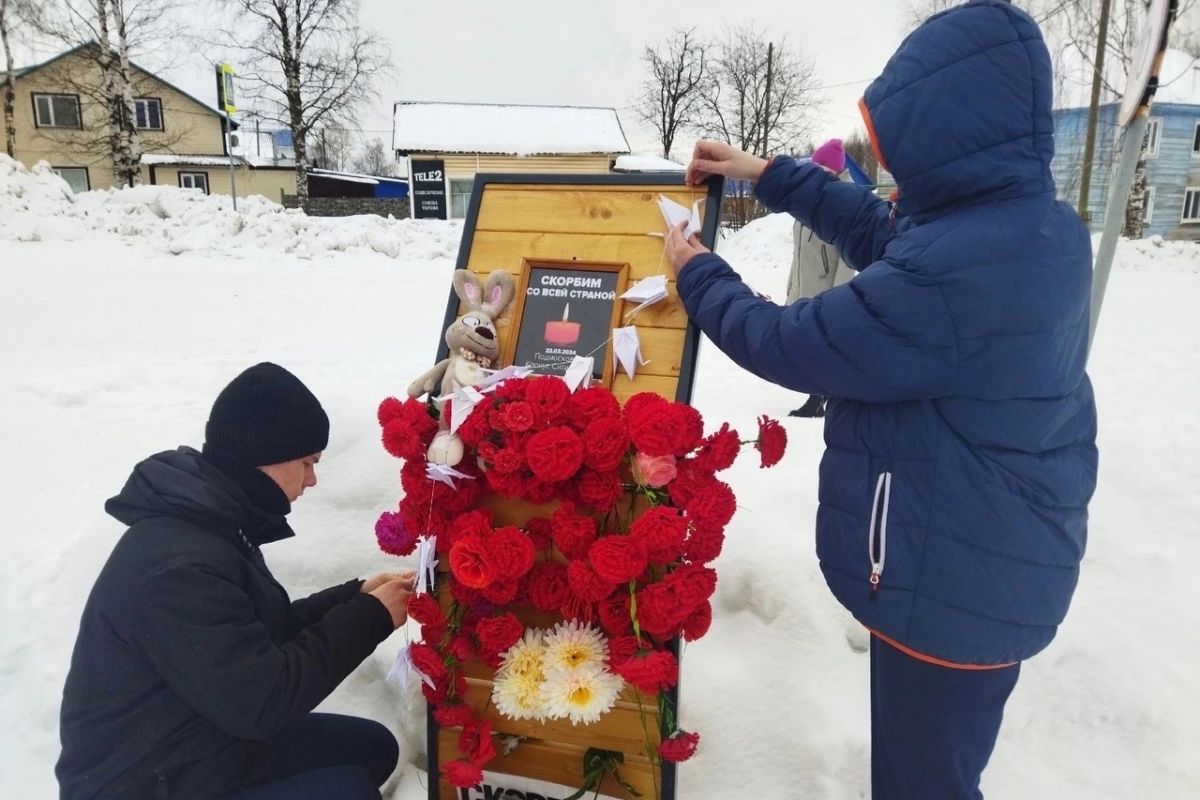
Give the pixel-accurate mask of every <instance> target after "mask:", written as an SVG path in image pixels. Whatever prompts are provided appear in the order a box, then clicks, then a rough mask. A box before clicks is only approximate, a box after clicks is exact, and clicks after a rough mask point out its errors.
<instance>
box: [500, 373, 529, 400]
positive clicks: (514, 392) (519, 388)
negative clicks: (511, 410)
mask: <svg viewBox="0 0 1200 800" xmlns="http://www.w3.org/2000/svg"><path fill="white" fill-rule="evenodd" d="M526 383H527V381H525V380H524V379H523V378H509V379H508V380H506V381H504V383H501V384H500V385H498V386H497V387H496V391H495V392H494V394H495V395H496V399H497V400H524V399H525V384H526Z"/></svg>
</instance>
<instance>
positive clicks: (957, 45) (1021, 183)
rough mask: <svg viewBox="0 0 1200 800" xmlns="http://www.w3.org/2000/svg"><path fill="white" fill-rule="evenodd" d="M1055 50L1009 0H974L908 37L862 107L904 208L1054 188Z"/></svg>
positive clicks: (930, 209)
mask: <svg viewBox="0 0 1200 800" xmlns="http://www.w3.org/2000/svg"><path fill="white" fill-rule="evenodd" d="M1052 94H1053V79H1052V71H1051V64H1050V53H1049V51H1048V50H1047V49H1046V44H1045V42H1044V41H1043V39H1042V34H1041V31H1039V30H1038V27H1037V23H1035V22H1034V21H1033V19H1031V18H1030V17H1029V15H1028V14H1026V13H1025V12H1023V11H1021V10H1020V9H1018V8H1016V7H1014V6H1013V5H1011V4H1010V3H1008V2H1006V0H972V2H969V3H966V4H965V5H962V6H957V7H955V8H952V9H950V10H948V11H945V12H942V13H941V14H937V15H935V16H933V17H931V18H930V19H928V20H927V21H926V22H925V23H923V24H922V25H921V26H920V27H919V28H917V29H916V30H915V31H913V32H912V33H911V34H909V36H908V38H906V39H905V40H904V42H903V43H902V44H901V45H900V49H899V50H897V51H896V53H895V54H894V55H893V56H892V57H891V59H889V60H888V63H887V66H885V67H884V69H883V73H882V74H881V75H880V76H879V77H878V78H876V79H875V81H873V82H872V83H871V85H870V86H869V87H867V91H866V93H865V95H864V96H863V100H862V103H861V104H860V106H861V110H862V112H863V117H864V120H865V121H866V123H867V129H868V132H869V134H870V136H871V139H872V143H873V145H874V146H875V150H876V156H877V157H879V159H880V161H881V162H882V163H883V165H884V167H886V168H887V169H888V170H889V171H890V172H891V173H892V176H893V177H894V178H895V179H896V185H897V186H898V187H899V190H900V191H899V210H900V212H901V213H904V214H908V215H916V216H920V215H933V214H938V213H941V212H944V211H945V210H947V209H949V208H950V207H953V206H957V205H963V204H971V203H976V202H981V201H986V200H1002V199H1006V198H1010V197H1020V196H1025V195H1032V194H1040V193H1045V192H1053V191H1054V180H1053V178H1052V177H1051V175H1050V160H1051V158H1053V156H1054V120H1053V116H1052V114H1051V107H1052Z"/></svg>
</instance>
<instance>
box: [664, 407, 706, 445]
mask: <svg viewBox="0 0 1200 800" xmlns="http://www.w3.org/2000/svg"><path fill="white" fill-rule="evenodd" d="M671 411H672V413H673V414H674V417H675V424H676V425H677V426H678V427H677V428H676V429H675V454H676V455H683V454H684V453H690V452H691V451H693V450H695V449H696V448H697V447H699V446H700V440H701V439H702V438H703V437H704V418H703V417H701V416H700V412H699V411H697V410H696V409H694V408H692V407H691V406H689V405H688V404H687V403H680V402H675V403H672V404H671Z"/></svg>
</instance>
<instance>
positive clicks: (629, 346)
mask: <svg viewBox="0 0 1200 800" xmlns="http://www.w3.org/2000/svg"><path fill="white" fill-rule="evenodd" d="M648 363H649V362H648V361H646V359H644V358H642V343H641V341H640V340H639V339H638V332H637V327H636V326H634V325H630V326H628V327H625V328H613V366H614V367H616V366H617V365H620V366H621V367H622V368H624V370H625V374H626V375H628V376H629V379H630V380H633V377H634V376H635V375H636V374H637V368H638V364H641V365H642V366H645V365H646V364H648Z"/></svg>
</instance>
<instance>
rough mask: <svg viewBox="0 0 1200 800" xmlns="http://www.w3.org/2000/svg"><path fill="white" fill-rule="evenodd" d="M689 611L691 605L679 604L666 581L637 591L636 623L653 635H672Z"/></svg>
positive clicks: (681, 625) (663, 636) (678, 628)
mask: <svg viewBox="0 0 1200 800" xmlns="http://www.w3.org/2000/svg"><path fill="white" fill-rule="evenodd" d="M691 612H692V608H691V607H683V606H681V605H680V603H679V598H678V597H677V596H676V594H675V592H674V591H672V589H671V587H670V585H669V584H667V583H666V582H662V583H655V584H651V585H650V586H647V587H646V588H645V589H642V590H641V591H639V592H638V593H637V620H638V625H639V626H641V629H642V630H643V631H645V632H646V633H649V634H652V635H654V636H658V637H660V638H664V639H667V638H670V637H671V636H674V635H675V634H676V633H678V632H679V630H680V629H681V628H682V627H683V623H684V622H685V621H686V620H687V618H688V615H689V614H691Z"/></svg>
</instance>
